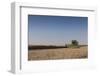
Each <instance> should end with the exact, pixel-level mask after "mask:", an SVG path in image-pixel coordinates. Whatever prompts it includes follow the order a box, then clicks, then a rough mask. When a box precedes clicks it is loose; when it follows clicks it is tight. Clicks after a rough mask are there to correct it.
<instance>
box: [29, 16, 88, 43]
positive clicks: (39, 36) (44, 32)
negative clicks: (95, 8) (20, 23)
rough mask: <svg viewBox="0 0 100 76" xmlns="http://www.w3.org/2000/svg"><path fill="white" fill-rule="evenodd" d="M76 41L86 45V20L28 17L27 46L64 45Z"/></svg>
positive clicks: (80, 18) (68, 17)
mask: <svg viewBox="0 0 100 76" xmlns="http://www.w3.org/2000/svg"><path fill="white" fill-rule="evenodd" d="M71 40H77V41H78V42H79V44H81V45H83V44H84V45H87V44H88V41H87V40H88V18H87V17H76V16H46V15H44V16H43V15H28V44H29V45H65V44H70V43H71Z"/></svg>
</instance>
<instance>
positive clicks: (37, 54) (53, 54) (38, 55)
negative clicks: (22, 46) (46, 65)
mask: <svg viewBox="0 0 100 76" xmlns="http://www.w3.org/2000/svg"><path fill="white" fill-rule="evenodd" d="M87 57H88V48H87V46H81V47H79V48H56V49H36V50H35V49H34V50H32V49H30V50H29V51H28V60H54V59H77V58H78V59H79V58H87Z"/></svg>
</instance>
